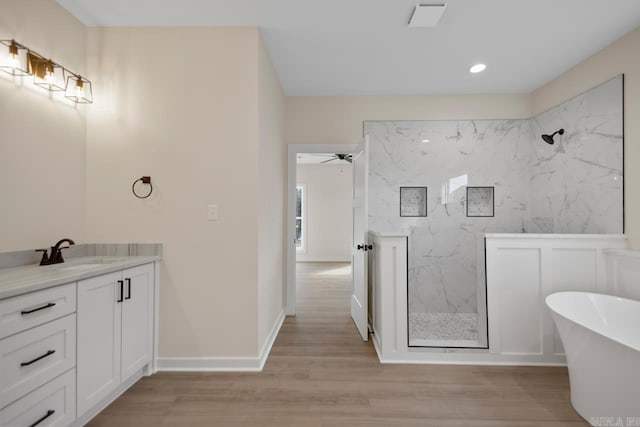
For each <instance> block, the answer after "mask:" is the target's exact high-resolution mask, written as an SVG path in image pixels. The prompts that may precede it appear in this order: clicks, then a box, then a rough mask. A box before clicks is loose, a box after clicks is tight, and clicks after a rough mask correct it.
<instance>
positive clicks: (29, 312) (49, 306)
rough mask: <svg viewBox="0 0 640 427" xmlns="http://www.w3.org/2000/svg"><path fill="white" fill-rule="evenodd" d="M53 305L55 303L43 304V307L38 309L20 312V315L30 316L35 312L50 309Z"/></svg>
mask: <svg viewBox="0 0 640 427" xmlns="http://www.w3.org/2000/svg"><path fill="white" fill-rule="evenodd" d="M54 305H56V303H55V302H50V303H48V304H45V305H43V306H40V307H38V308H32V309H31V310H22V311H21V312H20V314H22V315H23V316H24V315H25V314H31V313H35V312H36V311H40V310H44V309H46V308H51V307H53V306H54Z"/></svg>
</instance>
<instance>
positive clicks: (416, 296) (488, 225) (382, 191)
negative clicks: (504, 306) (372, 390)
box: [364, 77, 623, 313]
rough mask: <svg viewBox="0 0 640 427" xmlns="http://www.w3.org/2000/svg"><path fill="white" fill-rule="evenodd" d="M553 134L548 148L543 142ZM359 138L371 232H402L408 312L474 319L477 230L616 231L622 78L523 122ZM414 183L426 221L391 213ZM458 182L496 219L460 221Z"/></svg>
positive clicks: (417, 125) (371, 125)
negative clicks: (474, 190)
mask: <svg viewBox="0 0 640 427" xmlns="http://www.w3.org/2000/svg"><path fill="white" fill-rule="evenodd" d="M559 128H564V129H565V134H564V136H562V137H558V136H556V138H555V139H556V143H555V144H554V145H553V146H551V145H548V144H546V143H545V142H544V141H542V139H541V137H540V135H541V134H543V133H552V132H554V131H556V130H557V129H559ZM364 132H365V134H366V135H368V136H369V141H370V168H369V228H370V229H371V230H376V231H388V232H398V231H401V232H404V233H406V234H407V235H408V236H409V312H410V313H421V312H422V313H424V312H427V313H477V312H478V296H480V297H481V298H480V299H483V298H482V297H483V296H482V294H479V293H478V288H479V286H484V285H483V284H482V283H479V275H478V271H479V270H478V269H477V268H476V267H477V266H478V262H483V260H482V259H480V257H479V256H478V254H477V252H476V250H477V246H478V244H480V243H479V242H481V240H477V233H480V232H510V233H513V232H515V233H528V232H542V233H621V232H622V227H623V225H622V163H623V161H622V77H617V78H615V79H612V80H610V81H608V82H605V83H603V84H602V85H600V86H598V87H596V88H594V89H592V90H590V91H588V92H586V93H584V94H582V95H580V96H578V97H576V98H573V99H571V100H568V101H566V102H565V103H563V104H561V105H559V106H557V107H555V108H553V109H551V110H549V111H547V112H545V113H542V114H540V115H538V116H537V117H534V118H532V119H529V120H526V119H525V120H478V121H373V122H365V125H364ZM423 186H426V187H428V194H427V214H428V216H427V217H400V214H399V210H400V208H399V200H400V187H423ZM467 186H469V187H495V189H494V200H495V211H494V213H495V216H494V217H467V216H466V206H465V197H466V187H467ZM480 253H481V252H480ZM477 259H479V261H478V260H477Z"/></svg>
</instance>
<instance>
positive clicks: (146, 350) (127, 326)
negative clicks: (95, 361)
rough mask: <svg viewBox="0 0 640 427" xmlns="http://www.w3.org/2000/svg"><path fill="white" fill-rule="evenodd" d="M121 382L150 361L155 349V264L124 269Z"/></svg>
mask: <svg viewBox="0 0 640 427" xmlns="http://www.w3.org/2000/svg"><path fill="white" fill-rule="evenodd" d="M123 277H124V297H123V300H124V301H123V303H122V368H121V372H122V373H121V378H122V381H124V380H126V379H127V378H129V377H130V376H132V375H133V374H134V373H136V371H138V370H139V369H140V368H142V367H143V366H144V365H146V364H147V363H149V362H150V361H151V357H152V356H151V353H152V352H153V341H152V338H153V264H145V265H141V266H139V267H133V268H130V269H128V270H125V271H124V272H123Z"/></svg>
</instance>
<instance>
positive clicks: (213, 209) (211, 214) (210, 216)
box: [207, 205, 218, 221]
mask: <svg viewBox="0 0 640 427" xmlns="http://www.w3.org/2000/svg"><path fill="white" fill-rule="evenodd" d="M207 220H208V221H217V220H218V205H208V206H207Z"/></svg>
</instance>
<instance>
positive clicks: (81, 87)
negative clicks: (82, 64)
mask: <svg viewBox="0 0 640 427" xmlns="http://www.w3.org/2000/svg"><path fill="white" fill-rule="evenodd" d="M76 96H77V97H78V98H84V84H83V83H82V80H78V82H77V83H76Z"/></svg>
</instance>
